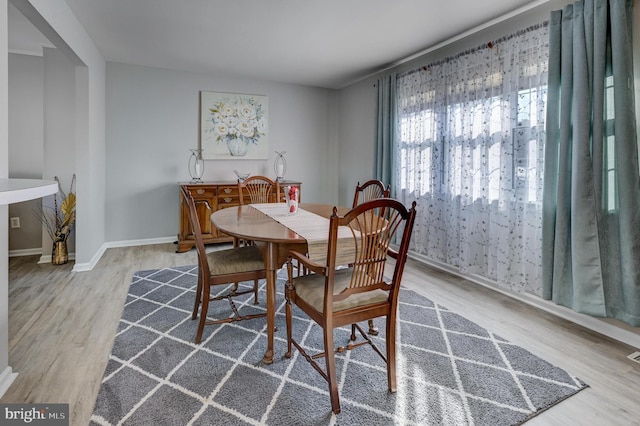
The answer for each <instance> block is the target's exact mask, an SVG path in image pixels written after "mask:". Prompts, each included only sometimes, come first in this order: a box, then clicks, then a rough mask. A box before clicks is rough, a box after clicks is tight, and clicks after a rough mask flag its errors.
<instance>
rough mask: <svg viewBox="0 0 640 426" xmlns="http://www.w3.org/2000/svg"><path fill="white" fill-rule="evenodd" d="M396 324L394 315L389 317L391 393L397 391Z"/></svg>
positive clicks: (388, 370)
mask: <svg viewBox="0 0 640 426" xmlns="http://www.w3.org/2000/svg"><path fill="white" fill-rule="evenodd" d="M395 329H396V324H395V317H394V316H393V315H389V316H387V326H386V331H387V382H388V384H389V392H395V391H396V333H395Z"/></svg>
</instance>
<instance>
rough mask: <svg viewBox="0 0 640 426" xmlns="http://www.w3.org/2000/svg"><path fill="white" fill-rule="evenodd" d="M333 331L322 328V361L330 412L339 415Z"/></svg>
mask: <svg viewBox="0 0 640 426" xmlns="http://www.w3.org/2000/svg"><path fill="white" fill-rule="evenodd" d="M333 346H334V342H333V329H332V328H331V327H326V326H325V327H324V359H325V363H326V365H327V382H328V383H329V396H330V397H331V411H333V412H334V413H335V414H340V396H339V395H338V379H337V375H336V358H335V351H334V350H333Z"/></svg>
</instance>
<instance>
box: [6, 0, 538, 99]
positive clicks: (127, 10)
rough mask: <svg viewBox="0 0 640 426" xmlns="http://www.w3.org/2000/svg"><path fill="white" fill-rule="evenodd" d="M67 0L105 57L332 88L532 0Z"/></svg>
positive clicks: (17, 37)
mask: <svg viewBox="0 0 640 426" xmlns="http://www.w3.org/2000/svg"><path fill="white" fill-rule="evenodd" d="M66 2H67V4H68V5H69V7H70V8H71V9H72V10H73V12H74V13H75V15H76V16H77V17H78V20H79V21H80V22H81V23H82V24H83V25H84V27H85V29H86V31H87V33H88V34H89V36H90V37H91V38H92V39H93V41H94V42H95V44H96V45H97V47H98V48H99V49H100V51H101V52H102V54H103V55H104V57H105V58H106V59H107V60H109V61H116V62H124V63H129V64H137V65H146V66H152V67H160V68H168V69H175V70H184V71H194V72H202V73H216V74H220V73H228V74H233V75H238V76H242V77H248V78H253V79H256V78H257V79H263V80H269V81H279V82H284V83H294V84H303V85H311V86H319V87H327V88H340V87H343V86H345V85H347V84H349V83H351V82H353V81H355V80H357V79H359V78H362V77H364V76H367V75H370V74H372V73H374V72H376V71H379V70H381V69H384V68H386V67H388V66H389V65H391V64H393V63H395V62H398V61H401V60H403V59H404V58H407V57H409V56H411V55H413V54H416V53H418V52H421V51H424V50H426V49H428V48H430V47H433V46H435V45H438V44H439V43H441V42H443V41H445V40H448V39H450V38H452V37H455V36H457V35H460V34H462V33H464V32H466V31H468V30H470V29H473V28H475V27H477V26H480V25H482V24H484V23H486V22H488V21H491V20H493V19H496V18H499V17H501V16H503V15H505V14H509V13H511V12H513V11H514V10H517V9H519V8H527V6H532V5H534V4H539V3H540V0H538V1H528V0H446V1H442V0H315V1H311V0H308V1H305V0H180V1H178V0H66ZM9 12H10V13H9V31H10V35H9V43H10V46H9V49H10V51H12V50H16V51H20V50H22V51H26V50H27V49H28V48H27V47H25V46H24V45H22V46H21V45H20V44H19V43H20V41H21V40H24V39H25V37H26V36H25V35H24V33H25V30H24V28H19V27H21V26H22V23H20V25H18V24H16V23H15V19H19V17H18V18H16V16H15V15H16V13H18V12H15V13H12V10H11V7H10V10H9ZM18 14H19V13H18ZM23 19H24V18H23ZM18 29H20V30H21V31H22V33H21V34H18V33H16V31H17V30H18ZM23 43H24V42H23ZM42 43H43V42H42V41H41V40H40V41H39V44H42ZM44 43H45V44H46V42H44Z"/></svg>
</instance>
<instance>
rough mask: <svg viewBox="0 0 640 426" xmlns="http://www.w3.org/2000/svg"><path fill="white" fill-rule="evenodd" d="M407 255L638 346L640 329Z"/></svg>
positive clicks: (639, 346)
mask: <svg viewBox="0 0 640 426" xmlns="http://www.w3.org/2000/svg"><path fill="white" fill-rule="evenodd" d="M409 257H411V258H412V259H414V260H416V261H418V262H421V263H424V264H425V265H428V266H432V267H434V268H437V269H441V270H443V271H446V272H448V273H450V274H453V275H456V276H458V277H460V278H464V279H466V280H468V281H471V282H473V283H475V284H479V285H481V286H483V287H487V288H489V289H491V290H493V291H497V292H498V293H501V294H504V295H505V296H509V297H511V298H513V299H516V300H518V301H520V302H523V303H526V304H527V305H530V306H533V307H535V308H538V309H542V310H543V311H545V312H548V313H550V314H553V315H556V316H558V317H560V318H564V319H566V320H568V321H571V322H573V323H575V324H578V325H581V326H583V327H585V328H588V329H589V330H593V331H595V332H597V333H600V334H604V335H605V336H607V337H611V338H612V339H615V340H617V341H619V342H622V343H626V344H627V345H630V346H633V347H635V348H640V329H638V332H633V331H629V330H626V329H624V328H622V327H618V326H617V325H615V324H610V323H608V322H606V321H604V320H602V319H600V318H596V317H592V316H589V315H585V314H581V313H578V312H575V311H573V310H571V309H569V308H566V307H564V306H560V305H556V304H555V303H553V302H551V301H549V300H544V299H542V298H540V297H537V296H534V295H532V294H527V293H516V292H514V291H509V290H506V289H502V288H500V287H498V286H497V285H496V284H495V283H494V282H492V281H491V280H489V279H487V278H484V277H480V276H469V275H464V274H461V273H460V272H458V271H457V270H456V269H455V268H453V267H451V266H449V265H446V264H444V263H440V262H436V261H433V260H431V259H428V258H426V257H425V256H422V255H419V254H415V253H411V254H410V255H409Z"/></svg>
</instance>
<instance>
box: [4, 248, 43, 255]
mask: <svg viewBox="0 0 640 426" xmlns="http://www.w3.org/2000/svg"><path fill="white" fill-rule="evenodd" d="M37 254H40V255H42V248H30V249H21V250H9V257H21V256H35V255H37Z"/></svg>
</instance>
